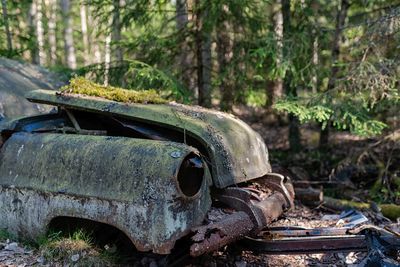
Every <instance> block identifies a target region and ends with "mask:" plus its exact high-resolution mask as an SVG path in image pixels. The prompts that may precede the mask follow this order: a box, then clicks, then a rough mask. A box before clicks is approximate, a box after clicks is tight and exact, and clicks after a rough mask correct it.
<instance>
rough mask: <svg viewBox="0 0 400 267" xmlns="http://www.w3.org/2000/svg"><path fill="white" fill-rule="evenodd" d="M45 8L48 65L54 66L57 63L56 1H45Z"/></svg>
mask: <svg viewBox="0 0 400 267" xmlns="http://www.w3.org/2000/svg"><path fill="white" fill-rule="evenodd" d="M45 4H46V6H47V9H46V10H47V12H46V14H47V18H48V29H49V32H48V38H49V40H48V41H49V47H50V64H51V65H55V64H56V63H57V37H56V25H57V0H45Z"/></svg>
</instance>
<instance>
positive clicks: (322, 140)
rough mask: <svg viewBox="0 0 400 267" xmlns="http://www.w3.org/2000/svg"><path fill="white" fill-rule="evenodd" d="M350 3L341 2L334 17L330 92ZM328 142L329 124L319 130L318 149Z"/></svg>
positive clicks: (328, 88) (347, 0) (335, 75)
mask: <svg viewBox="0 0 400 267" xmlns="http://www.w3.org/2000/svg"><path fill="white" fill-rule="evenodd" d="M349 6H350V3H349V0H342V1H341V3H340V7H339V8H338V13H337V15H336V27H335V35H334V36H333V43H332V67H331V76H330V78H329V81H328V86H327V90H328V91H329V90H332V89H333V88H335V83H336V79H337V75H338V71H339V67H338V66H337V63H338V60H339V56H340V45H341V39H342V34H343V27H344V25H345V22H346V17H347V10H348V9H349ZM328 142H329V123H328V125H326V127H325V128H324V129H321V132H320V137H319V147H320V148H324V147H326V146H327V145H328Z"/></svg>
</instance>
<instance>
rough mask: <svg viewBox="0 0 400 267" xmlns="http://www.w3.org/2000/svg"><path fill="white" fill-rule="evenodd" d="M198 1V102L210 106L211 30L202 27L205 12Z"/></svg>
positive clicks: (205, 15) (196, 6) (196, 4)
mask: <svg viewBox="0 0 400 267" xmlns="http://www.w3.org/2000/svg"><path fill="white" fill-rule="evenodd" d="M200 2H201V1H200V0H196V1H195V10H196V18H195V21H196V46H197V47H196V59H197V87H198V90H199V99H198V103H199V105H201V106H204V107H211V69H212V62H211V32H210V29H207V28H206V27H204V18H206V17H207V12H206V11H205V10H202V8H201V6H200Z"/></svg>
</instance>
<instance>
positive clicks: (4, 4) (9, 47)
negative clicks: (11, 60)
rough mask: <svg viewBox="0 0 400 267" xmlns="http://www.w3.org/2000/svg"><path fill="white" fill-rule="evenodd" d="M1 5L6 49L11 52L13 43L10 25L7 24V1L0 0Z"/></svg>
mask: <svg viewBox="0 0 400 267" xmlns="http://www.w3.org/2000/svg"><path fill="white" fill-rule="evenodd" d="M1 7H2V10H3V21H4V28H5V30H6V36H7V50H8V53H11V52H12V50H13V45H12V36H11V31H10V25H9V24H8V12H7V1H6V0H1Z"/></svg>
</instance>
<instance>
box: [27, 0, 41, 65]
mask: <svg viewBox="0 0 400 267" xmlns="http://www.w3.org/2000/svg"><path fill="white" fill-rule="evenodd" d="M36 13H37V4H36V1H35V0H33V1H32V3H31V5H30V8H29V12H28V25H29V36H31V37H32V39H31V40H30V45H29V49H30V52H31V61H32V63H33V64H39V55H38V49H37V41H36V38H35V37H36Z"/></svg>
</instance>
